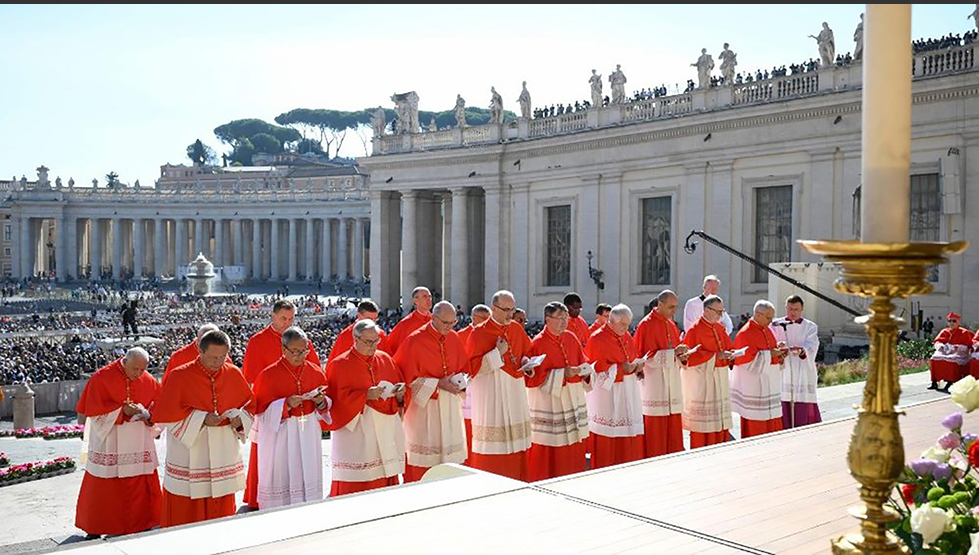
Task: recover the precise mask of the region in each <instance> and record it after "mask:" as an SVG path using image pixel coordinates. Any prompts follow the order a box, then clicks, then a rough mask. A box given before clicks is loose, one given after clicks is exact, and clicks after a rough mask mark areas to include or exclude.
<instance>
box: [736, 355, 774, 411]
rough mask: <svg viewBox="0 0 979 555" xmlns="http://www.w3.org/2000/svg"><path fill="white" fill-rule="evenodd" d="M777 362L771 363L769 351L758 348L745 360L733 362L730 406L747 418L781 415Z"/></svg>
mask: <svg viewBox="0 0 979 555" xmlns="http://www.w3.org/2000/svg"><path fill="white" fill-rule="evenodd" d="M780 373H781V372H780V370H779V366H778V365H777V364H772V352H771V351H758V353H757V354H756V355H755V358H754V359H752V361H751V362H748V363H746V364H736V365H735V366H734V375H733V377H732V379H731V407H732V408H733V410H734V411H735V412H737V413H738V414H740V415H741V417H742V418H746V419H748V420H766V421H767V420H774V419H776V418H781V417H782V395H781V387H780V386H781V383H780V382H781V381H782V376H780V375H779V374H780Z"/></svg>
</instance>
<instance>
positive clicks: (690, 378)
mask: <svg viewBox="0 0 979 555" xmlns="http://www.w3.org/2000/svg"><path fill="white" fill-rule="evenodd" d="M715 358H716V357H711V358H710V360H708V361H707V362H705V363H703V364H699V365H697V366H689V367H687V368H685V369H684V370H683V371H682V372H681V373H680V381H681V383H682V386H683V428H684V429H685V430H690V431H691V432H698V433H704V434H707V433H713V432H719V431H721V430H730V429H731V425H732V419H731V392H730V387H729V385H728V375H727V374H728V369H727V366H722V367H720V368H715V367H714V359H715Z"/></svg>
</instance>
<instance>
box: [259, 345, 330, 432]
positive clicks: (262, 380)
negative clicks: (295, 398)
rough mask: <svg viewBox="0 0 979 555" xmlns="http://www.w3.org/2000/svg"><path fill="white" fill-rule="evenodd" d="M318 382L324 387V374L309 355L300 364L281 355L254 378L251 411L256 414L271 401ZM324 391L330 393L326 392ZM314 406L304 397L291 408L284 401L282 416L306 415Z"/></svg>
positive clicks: (260, 412) (304, 389) (311, 386)
mask: <svg viewBox="0 0 979 555" xmlns="http://www.w3.org/2000/svg"><path fill="white" fill-rule="evenodd" d="M320 386H323V387H326V374H324V373H323V369H322V368H320V367H319V366H317V365H316V364H313V363H312V362H310V361H309V359H306V360H304V361H303V366H301V367H300V366H293V365H291V364H289V362H288V361H287V360H286V359H285V357H281V358H279V360H278V362H276V363H275V364H273V365H271V366H269V367H268V368H266V369H265V370H262V373H261V374H259V375H258V379H257V380H255V386H254V391H255V405H254V407H253V408H254V409H255V410H254V411H253V414H254V415H256V416H258V415H259V414H262V413H263V412H265V410H266V409H268V408H269V405H270V404H271V403H272V401H275V400H277V399H283V398H287V397H289V396H291V395H302V394H304V393H308V392H310V391H312V390H314V389H316V388H317V387H320ZM326 395H327V396H329V395H330V394H329V392H327V393H326ZM315 410H316V404H315V403H313V402H312V401H303V402H302V404H300V405H299V406H297V407H296V408H293V409H290V408H289V405H283V407H282V419H283V420H285V419H287V418H291V417H297V418H298V417H301V416H306V415H308V414H312V413H313V411H315Z"/></svg>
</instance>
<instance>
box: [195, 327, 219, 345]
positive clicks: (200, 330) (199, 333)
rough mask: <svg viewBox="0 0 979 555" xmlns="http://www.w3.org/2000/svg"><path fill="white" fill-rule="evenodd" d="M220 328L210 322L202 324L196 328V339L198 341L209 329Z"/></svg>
mask: <svg viewBox="0 0 979 555" xmlns="http://www.w3.org/2000/svg"><path fill="white" fill-rule="evenodd" d="M220 329H221V328H219V327H218V325H217V324H211V323H207V324H204V325H203V326H201V327H199V328H197V340H198V341H200V340H201V338H202V337H204V334H205V333H207V332H209V331H213V330H220Z"/></svg>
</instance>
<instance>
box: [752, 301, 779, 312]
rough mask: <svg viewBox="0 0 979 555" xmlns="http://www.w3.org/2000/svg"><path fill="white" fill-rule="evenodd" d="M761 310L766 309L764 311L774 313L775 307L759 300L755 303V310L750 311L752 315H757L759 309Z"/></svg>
mask: <svg viewBox="0 0 979 555" xmlns="http://www.w3.org/2000/svg"><path fill="white" fill-rule="evenodd" d="M763 308H764V309H766V310H771V311H772V312H775V305H773V304H772V303H770V302H768V301H766V300H765V299H761V300H758V301H755V308H754V309H753V310H752V314H758V312H759V311H760V310H761V309H763Z"/></svg>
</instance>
